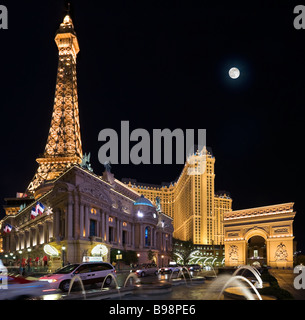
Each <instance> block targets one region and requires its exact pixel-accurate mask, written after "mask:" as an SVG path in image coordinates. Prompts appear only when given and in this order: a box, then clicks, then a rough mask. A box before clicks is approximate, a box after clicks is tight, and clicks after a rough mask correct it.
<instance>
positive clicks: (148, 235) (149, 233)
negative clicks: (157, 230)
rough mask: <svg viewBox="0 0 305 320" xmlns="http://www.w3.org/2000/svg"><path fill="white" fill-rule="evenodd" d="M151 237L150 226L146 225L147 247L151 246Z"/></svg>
mask: <svg viewBox="0 0 305 320" xmlns="http://www.w3.org/2000/svg"><path fill="white" fill-rule="evenodd" d="M150 239H151V231H150V227H146V228H145V246H146V247H149V246H150Z"/></svg>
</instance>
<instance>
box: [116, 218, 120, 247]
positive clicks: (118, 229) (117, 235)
mask: <svg viewBox="0 0 305 320" xmlns="http://www.w3.org/2000/svg"><path fill="white" fill-rule="evenodd" d="M116 242H117V244H118V245H119V244H120V243H121V239H120V220H119V219H117V222H116Z"/></svg>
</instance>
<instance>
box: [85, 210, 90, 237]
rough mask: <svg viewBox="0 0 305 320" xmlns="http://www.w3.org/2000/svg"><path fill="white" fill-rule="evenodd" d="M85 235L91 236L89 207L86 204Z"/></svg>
mask: <svg viewBox="0 0 305 320" xmlns="http://www.w3.org/2000/svg"><path fill="white" fill-rule="evenodd" d="M85 233H86V234H85V237H86V238H88V237H89V207H88V206H87V205H86V206H85Z"/></svg>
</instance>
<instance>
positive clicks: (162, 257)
mask: <svg viewBox="0 0 305 320" xmlns="http://www.w3.org/2000/svg"><path fill="white" fill-rule="evenodd" d="M161 259H162V267H163V259H164V255H162V256H161Z"/></svg>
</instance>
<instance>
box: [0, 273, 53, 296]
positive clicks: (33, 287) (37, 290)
mask: <svg viewBox="0 0 305 320" xmlns="http://www.w3.org/2000/svg"><path fill="white" fill-rule="evenodd" d="M2 280H3V279H2ZM49 291H50V287H49V284H48V283H42V282H41V281H38V280H28V279H26V278H24V277H22V276H19V275H18V276H17V275H11V274H9V275H6V276H5V287H4V286H3V287H2V288H0V300H25V299H33V298H38V297H40V296H42V295H44V294H46V293H50V292H49Z"/></svg>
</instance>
